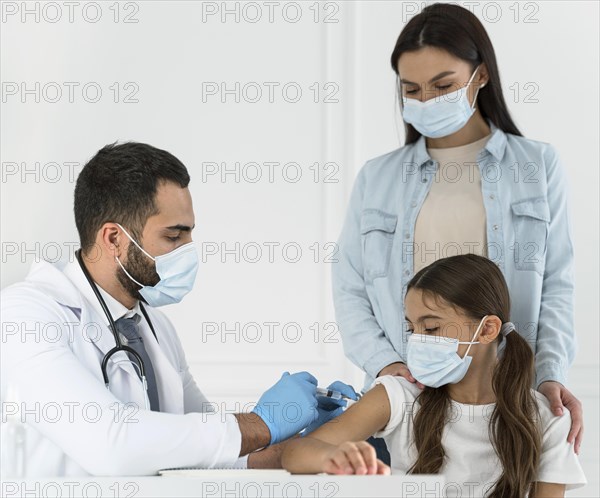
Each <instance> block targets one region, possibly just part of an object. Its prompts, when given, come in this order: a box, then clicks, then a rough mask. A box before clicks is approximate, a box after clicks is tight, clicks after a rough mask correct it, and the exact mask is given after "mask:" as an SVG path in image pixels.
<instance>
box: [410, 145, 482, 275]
mask: <svg viewBox="0 0 600 498" xmlns="http://www.w3.org/2000/svg"><path fill="white" fill-rule="evenodd" d="M491 136H492V135H491V133H490V134H489V135H487V136H485V137H483V138H481V139H479V140H477V141H476V142H471V143H470V144H466V145H461V146H459V147H447V148H441V149H434V148H428V149H427V152H429V155H430V156H431V158H432V159H434V160H435V161H437V162H438V163H439V166H438V169H437V172H436V174H435V180H434V182H433V184H432V185H431V189H430V190H429V193H428V194H427V197H426V198H425V201H424V202H423V206H422V207H421V210H420V211H419V214H418V215H417V220H416V224H415V239H414V247H413V249H414V252H413V271H414V273H417V272H418V271H419V270H420V269H421V268H423V267H425V266H427V265H430V264H431V263H433V262H434V261H436V260H438V259H440V258H446V257H448V256H455V255H457V254H466V253H474V254H478V255H480V256H485V257H487V236H486V219H487V218H486V213H485V207H484V205H483V195H482V193H481V175H480V173H479V165H478V164H477V155H478V154H479V151H480V150H481V149H482V148H483V147H484V146H485V144H486V142H487V141H488V140H489V138H490V137H491Z"/></svg>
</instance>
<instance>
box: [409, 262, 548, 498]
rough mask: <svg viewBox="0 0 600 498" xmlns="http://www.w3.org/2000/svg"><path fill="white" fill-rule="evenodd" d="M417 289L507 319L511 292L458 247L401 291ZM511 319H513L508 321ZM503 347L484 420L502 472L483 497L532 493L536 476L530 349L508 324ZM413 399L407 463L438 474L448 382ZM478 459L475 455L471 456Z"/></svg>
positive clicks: (492, 267) (488, 266) (473, 313)
mask: <svg viewBox="0 0 600 498" xmlns="http://www.w3.org/2000/svg"><path fill="white" fill-rule="evenodd" d="M410 289H419V290H421V291H423V293H424V295H426V296H428V297H431V298H432V299H434V301H436V302H439V299H440V298H441V299H442V300H443V302H445V304H447V305H450V306H453V307H455V308H458V309H460V310H461V311H462V312H463V313H464V314H465V315H467V316H469V317H471V318H472V319H473V320H475V321H479V320H481V319H482V318H483V317H484V316H485V315H496V316H497V317H498V318H500V319H501V320H502V323H504V322H507V321H509V314H510V296H509V292H508V287H507V285H506V281H505V280H504V276H503V275H502V272H501V271H500V269H499V268H498V267H497V266H496V264H495V263H494V262H492V261H491V260H490V259H488V258H486V257H483V256H478V255H476V254H463V255H458V256H451V257H448V258H442V259H438V260H437V261H435V262H434V263H432V264H431V265H429V266H426V267H425V268H422V269H421V270H420V271H419V272H418V273H417V274H416V275H415V276H414V277H413V278H412V279H411V281H410V282H409V284H408V285H407V288H406V292H408V291H409V290H410ZM515 326H516V324H515ZM497 340H498V341H499V345H500V344H502V341H503V340H506V344H505V347H504V350H503V351H502V352H501V354H500V355H499V359H498V362H497V363H496V366H495V367H494V372H493V376H492V387H493V390H494V393H495V395H496V405H495V407H494V410H493V412H492V415H491V418H490V423H489V435H490V440H491V442H492V445H493V447H494V450H495V452H496V454H497V455H498V458H499V460H500V463H501V465H502V474H501V476H500V478H499V479H498V481H496V483H495V485H494V486H493V489H491V491H490V494H489V495H488V496H490V497H493V498H511V497H515V498H517V497H518V498H520V497H522V496H525V494H526V493H530V495H531V494H533V493H534V492H535V490H534V487H535V478H536V474H537V468H538V463H539V458H540V453H541V433H540V430H539V425H538V423H536V422H537V420H538V418H539V412H538V406H537V402H536V400H535V396H534V394H533V393H532V392H531V388H532V386H533V382H534V355H533V351H532V348H531V347H530V346H529V344H528V343H527V341H526V340H525V339H524V338H523V337H521V336H520V335H519V333H518V331H516V330H514V331H513V332H511V333H510V334H508V335H507V336H506V339H504V336H502V335H500V334H499V335H498V339H497ZM415 403H418V404H419V409H418V410H415V411H416V414H415V417H414V440H415V444H416V448H417V452H418V457H417V461H416V462H415V463H414V465H413V466H412V467H411V468H410V469H409V471H408V472H409V473H414V474H437V473H439V471H440V469H441V467H442V466H443V464H444V460H445V456H446V453H445V451H444V448H443V446H442V433H443V430H444V427H445V425H446V423H448V420H449V415H450V414H449V408H450V397H449V395H448V390H447V386H442V387H439V388H430V387H425V389H424V390H423V391H422V392H421V393H420V394H419V396H418V397H417V399H416V401H415ZM474 465H477V462H474Z"/></svg>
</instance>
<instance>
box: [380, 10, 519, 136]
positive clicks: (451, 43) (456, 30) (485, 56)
mask: <svg viewBox="0 0 600 498" xmlns="http://www.w3.org/2000/svg"><path fill="white" fill-rule="evenodd" d="M423 47H436V48H439V49H443V50H445V51H446V52H449V53H450V54H452V55H453V56H454V57H457V58H459V59H462V60H464V61H466V62H468V63H469V64H470V66H471V74H472V73H473V71H475V68H476V67H477V66H478V65H479V64H482V63H485V65H486V67H487V70H488V76H489V81H488V82H487V84H486V85H485V86H484V87H483V88H480V89H479V92H478V94H477V103H478V107H479V110H480V112H481V115H482V116H483V118H484V119H485V118H488V119H490V120H491V121H492V123H494V124H495V125H496V126H497V127H498V128H499V129H501V130H502V131H504V132H505V133H511V134H513V135H518V136H522V134H521V132H520V131H519V130H518V128H517V126H516V125H515V123H514V122H513V120H512V118H511V116H510V113H509V112H508V107H507V106H506V102H505V101H504V96H503V94H502V86H501V83H500V72H499V70H498V64H497V62H496V54H495V52H494V47H493V45H492V42H491V40H490V38H489V36H488V34H487V32H486V31H485V28H484V27H483V24H481V21H480V20H479V19H478V18H477V16H476V15H475V14H473V13H471V12H470V11H469V10H467V9H465V8H464V7H461V6H459V5H455V4H450V3H434V4H432V5H428V6H426V7H425V8H424V9H423V10H422V11H421V12H420V13H419V14H417V15H415V16H414V17H412V18H411V19H410V21H408V23H407V24H406V26H405V27H404V29H402V32H401V33H400V36H399V37H398V40H397V41H396V46H395V47H394V51H393V52H392V56H391V64H392V69H393V70H394V72H395V73H396V75H397V76H398V85H397V91H398V101H399V103H400V102H402V89H401V86H400V79H399V74H398V59H400V56H401V55H402V54H403V53H404V52H412V51H416V50H420V49H421V48H423ZM404 125H405V128H406V136H405V144H406V145H408V144H411V143H413V142H416V141H417V140H418V139H419V137H420V136H421V133H419V132H418V131H417V130H416V129H415V128H414V127H413V126H412V125H411V124H409V123H406V122H404Z"/></svg>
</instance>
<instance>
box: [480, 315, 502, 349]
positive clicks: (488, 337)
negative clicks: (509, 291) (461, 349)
mask: <svg viewBox="0 0 600 498" xmlns="http://www.w3.org/2000/svg"><path fill="white" fill-rule="evenodd" d="M500 327H502V320H500V318H498V317H497V316H496V315H490V316H488V317H487V318H486V319H485V321H484V322H483V325H482V326H481V330H480V331H479V337H478V338H477V339H475V340H476V341H479V342H481V344H490V343H491V342H494V341H495V340H496V337H498V334H499V333H500Z"/></svg>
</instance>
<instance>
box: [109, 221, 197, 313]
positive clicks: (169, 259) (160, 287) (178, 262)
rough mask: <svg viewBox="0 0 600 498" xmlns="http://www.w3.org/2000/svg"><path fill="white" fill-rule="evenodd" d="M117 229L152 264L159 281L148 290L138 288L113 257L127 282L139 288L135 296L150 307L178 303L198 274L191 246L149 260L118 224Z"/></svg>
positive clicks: (186, 245)
mask: <svg viewBox="0 0 600 498" xmlns="http://www.w3.org/2000/svg"><path fill="white" fill-rule="evenodd" d="M117 225H118V226H119V227H120V228H121V230H123V232H124V233H125V235H127V237H129V240H131V242H133V243H134V244H135V245H136V246H137V247H138V249H139V250H140V251H142V252H143V253H144V254H145V255H146V256H148V257H149V258H150V259H152V260H153V261H154V262H155V265H156V273H158V276H159V277H160V281H159V282H158V283H157V284H156V285H154V286H149V285H144V284H141V283H140V282H138V281H137V280H136V279H135V278H133V277H132V276H131V275H130V274H129V272H128V271H127V270H126V269H125V267H124V266H123V265H122V264H121V262H120V261H119V258H117V257H116V256H115V259H116V260H117V263H119V266H120V267H121V268H122V270H123V271H124V272H125V274H126V275H127V276H128V277H129V279H130V280H132V281H133V282H135V283H136V284H138V285H139V286H140V287H141V289H140V290H139V291H138V292H139V293H140V294H141V295H142V296H143V298H144V299H145V300H146V302H147V303H148V304H149V305H150V306H153V307H157V306H164V305H165V304H174V303H178V302H180V301H181V300H182V299H183V297H184V296H185V295H186V294H187V293H188V292H190V291H191V290H192V288H193V287H194V281H195V280H196V273H197V272H198V252H197V251H196V247H195V245H194V243H193V242H190V243H188V244H184V245H182V246H180V247H178V248H177V249H175V250H173V251H171V252H168V253H167V254H163V255H162V256H156V257H153V256H150V254H148V253H147V252H146V251H144V249H142V247H141V246H140V245H139V244H138V243H137V242H136V241H135V240H133V238H132V237H131V235H129V234H128V233H127V231H126V230H125V229H124V228H123V227H122V226H121V225H119V224H118V223H117Z"/></svg>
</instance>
